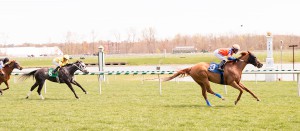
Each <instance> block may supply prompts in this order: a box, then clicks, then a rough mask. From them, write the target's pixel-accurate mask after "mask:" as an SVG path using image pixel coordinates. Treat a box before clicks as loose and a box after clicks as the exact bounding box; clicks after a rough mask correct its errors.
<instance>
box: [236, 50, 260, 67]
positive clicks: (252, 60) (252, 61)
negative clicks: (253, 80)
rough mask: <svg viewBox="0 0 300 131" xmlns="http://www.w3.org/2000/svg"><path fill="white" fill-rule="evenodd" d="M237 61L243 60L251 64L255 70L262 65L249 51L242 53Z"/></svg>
mask: <svg viewBox="0 0 300 131" xmlns="http://www.w3.org/2000/svg"><path fill="white" fill-rule="evenodd" d="M241 55H242V56H241V57H240V58H239V59H241V60H244V61H245V62H246V63H248V64H252V65H254V66H255V67H257V68H261V67H262V66H263V64H262V63H261V62H260V61H259V60H258V59H257V58H256V56H255V55H253V54H252V53H251V52H250V51H247V52H242V53H241Z"/></svg>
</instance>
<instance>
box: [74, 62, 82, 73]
mask: <svg viewBox="0 0 300 131" xmlns="http://www.w3.org/2000/svg"><path fill="white" fill-rule="evenodd" d="M79 63H80V64H79V66H77V65H76V63H73V65H74V66H76V67H77V68H78V70H80V71H82V72H83V71H84V69H85V65H82V63H81V62H79Z"/></svg>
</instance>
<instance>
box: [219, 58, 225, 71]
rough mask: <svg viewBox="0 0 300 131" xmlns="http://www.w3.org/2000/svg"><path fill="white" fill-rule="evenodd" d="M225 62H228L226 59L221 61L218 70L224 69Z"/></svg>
mask: <svg viewBox="0 0 300 131" xmlns="http://www.w3.org/2000/svg"><path fill="white" fill-rule="evenodd" d="M225 62H226V60H222V61H221V63H220V64H219V68H218V70H220V71H224V70H223V69H224V64H225Z"/></svg>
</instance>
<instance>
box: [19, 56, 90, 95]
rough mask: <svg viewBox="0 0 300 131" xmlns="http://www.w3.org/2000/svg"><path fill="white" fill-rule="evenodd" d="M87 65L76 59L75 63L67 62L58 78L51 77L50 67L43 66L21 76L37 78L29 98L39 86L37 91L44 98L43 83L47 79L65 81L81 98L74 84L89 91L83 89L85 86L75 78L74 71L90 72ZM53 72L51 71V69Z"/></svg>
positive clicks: (58, 81)
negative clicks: (42, 92)
mask: <svg viewBox="0 0 300 131" xmlns="http://www.w3.org/2000/svg"><path fill="white" fill-rule="evenodd" d="M85 68H86V65H85V64H84V63H83V62H82V61H76V62H75V63H72V64H67V65H65V66H63V67H61V68H60V70H59V72H58V78H56V77H50V76H49V68H41V69H37V70H34V71H31V72H29V73H27V74H23V75H21V76H20V79H21V80H25V79H27V78H28V77H30V76H33V77H34V78H35V80H36V82H35V83H34V84H33V86H32V87H31V89H30V92H29V93H28V94H27V97H26V98H27V99H28V98H29V96H30V94H31V93H32V91H33V90H34V89H35V88H36V87H37V86H39V88H38V90H37V92H38V94H39V96H40V97H41V99H44V97H43V96H42V94H41V90H42V88H43V85H44V83H45V81H46V80H49V81H52V82H56V83H65V84H67V85H68V87H69V88H70V89H71V91H72V92H73V93H74V95H75V97H76V98H77V99H79V97H78V96H77V94H76V93H75V90H74V89H73V87H72V84H74V85H76V86H78V87H80V88H81V90H82V91H83V92H84V93H85V94H87V92H86V91H85V89H83V87H82V86H81V85H80V84H79V83H78V82H76V81H75V80H74V73H75V72H76V71H77V70H80V71H82V72H83V73H88V71H87V70H86V69H85ZM50 72H51V71H50Z"/></svg>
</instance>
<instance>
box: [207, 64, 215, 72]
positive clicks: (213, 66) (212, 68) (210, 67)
mask: <svg viewBox="0 0 300 131" xmlns="http://www.w3.org/2000/svg"><path fill="white" fill-rule="evenodd" d="M216 67H217V65H216V64H210V66H209V68H208V70H210V71H214V70H215V69H216Z"/></svg>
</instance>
